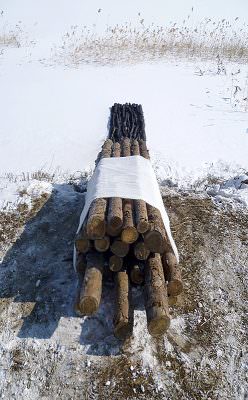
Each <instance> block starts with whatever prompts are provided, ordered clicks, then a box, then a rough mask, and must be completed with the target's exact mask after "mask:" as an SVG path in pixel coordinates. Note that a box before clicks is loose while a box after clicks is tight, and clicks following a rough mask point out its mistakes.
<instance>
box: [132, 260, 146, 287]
mask: <svg viewBox="0 0 248 400" xmlns="http://www.w3.org/2000/svg"><path fill="white" fill-rule="evenodd" d="M130 278H131V281H132V282H133V283H135V284H136V285H142V284H143V283H144V280H145V276H144V271H142V270H141V269H140V268H139V266H138V265H134V266H133V268H132V269H131V273H130Z"/></svg>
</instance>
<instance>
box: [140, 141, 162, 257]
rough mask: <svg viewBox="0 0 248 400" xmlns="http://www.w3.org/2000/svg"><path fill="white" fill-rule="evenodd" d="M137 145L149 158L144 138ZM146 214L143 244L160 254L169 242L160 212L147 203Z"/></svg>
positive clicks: (143, 155) (141, 153)
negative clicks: (147, 228) (148, 228)
mask: <svg viewBox="0 0 248 400" xmlns="http://www.w3.org/2000/svg"><path fill="white" fill-rule="evenodd" d="M139 147H140V155H141V156H142V157H144V158H146V159H147V160H149V159H150V156H149V151H148V150H147V147H146V142H145V141H144V140H140V141H139ZM147 215H148V222H149V225H150V230H149V231H148V232H146V233H145V234H144V241H145V245H146V247H147V248H148V249H149V250H150V251H151V252H154V253H160V254H162V253H163V252H164V251H165V249H166V248H168V246H169V244H168V239H167V235H166V231H165V227H164V223H163V220H162V217H161V213H160V211H159V210H158V209H157V208H155V207H153V206H151V205H149V204H147Z"/></svg>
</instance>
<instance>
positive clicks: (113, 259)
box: [109, 254, 123, 272]
mask: <svg viewBox="0 0 248 400" xmlns="http://www.w3.org/2000/svg"><path fill="white" fill-rule="evenodd" d="M122 266H123V258H121V257H118V256H116V255H115V254H114V255H112V256H110V257H109V269H110V270H111V271H113V272H118V271H120V270H121V269H122Z"/></svg>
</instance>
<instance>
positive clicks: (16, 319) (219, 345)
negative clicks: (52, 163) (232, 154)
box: [0, 182, 248, 400]
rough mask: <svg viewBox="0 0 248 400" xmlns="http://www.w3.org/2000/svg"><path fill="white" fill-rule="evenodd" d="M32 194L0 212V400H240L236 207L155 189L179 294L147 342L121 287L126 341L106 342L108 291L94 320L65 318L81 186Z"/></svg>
mask: <svg viewBox="0 0 248 400" xmlns="http://www.w3.org/2000/svg"><path fill="white" fill-rule="evenodd" d="M40 184H41V182H40ZM49 185H51V183H50V184H49ZM244 185H246V184H244ZM35 186H36V185H35V184H34V183H33V186H32V187H33V190H32V192H29V193H30V198H31V200H30V203H29V206H27V208H26V209H25V210H22V214H20V211H19V209H18V206H17V208H16V209H12V210H11V209H8V210H5V211H4V212H1V218H3V216H4V215H5V217H6V218H7V216H8V230H9V232H11V235H10V236H9V237H7V238H5V239H4V240H1V244H2V245H3V246H2V249H1V251H2V253H1V256H2V263H1V270H0V271H1V272H0V281H1V287H0V292H1V295H0V333H1V344H0V360H1V361H0V397H1V398H7V399H8V398H11V399H18V400H19V399H32V400H33V399H51V398H54V399H57V398H60V399H68V398H73V399H82V398H83V399H84V398H85V399H107V398H108V399H109V398H111V399H120V398H127V399H138V398H139V399H142V398H144V399H145V398H149V399H176V398H180V399H188V400H191V399H212V400H214V399H230V400H231V399H232V400H233V399H243V398H246V397H245V396H246V393H247V389H248V388H247V386H246V381H245V379H246V377H247V375H246V374H247V362H248V359H247V354H246V353H245V348H246V341H245V332H246V331H247V320H246V319H245V310H247V293H246V287H247V272H246V271H247V266H248V260H247V244H248V217H247V209H245V208H244V205H243V204H242V203H237V201H236V200H235V199H234V200H233V201H232V202H230V201H227V200H226V199H225V197H222V198H221V202H220V201H219V202H216V201H214V200H215V199H214V197H210V194H208V193H206V191H205V192H201V193H198V194H197V193H193V192H192V191H191V190H186V189H180V188H177V187H174V188H173V187H172V188H169V187H168V186H163V189H162V190H163V196H164V202H165V205H166V207H167V210H168V212H169V216H170V219H171V224H172V231H173V234H174V237H175V241H176V243H177V245H178V248H179V253H180V256H181V265H182V270H183V280H184V285H185V291H184V293H183V295H181V296H180V297H179V298H178V299H177V302H176V303H175V302H174V301H172V300H171V305H170V311H171V315H172V323H171V327H170V329H169V331H168V334H167V335H166V336H165V337H164V338H163V339H152V338H151V337H150V336H149V335H148V333H147V329H146V320H145V312H144V308H143V299H142V290H137V289H136V290H133V301H134V306H135V327H134V335H133V337H132V338H131V339H130V340H127V341H126V342H124V343H121V342H119V341H118V340H117V339H115V338H114V336H113V334H112V328H113V327H112V318H113V301H114V297H113V288H112V283H111V282H105V286H104V291H103V298H102V303H101V307H100V310H99V312H98V313H97V314H96V315H95V316H93V317H90V318H83V319H82V318H79V317H76V316H75V314H74V313H73V301H74V293H75V288H76V276H75V274H74V271H73V268H72V245H73V238H74V233H75V230H76V227H77V223H78V218H79V215H80V212H81V209H82V205H83V201H84V185H82V186H79V185H77V184H75V182H70V183H62V182H60V183H53V185H52V188H53V190H52V191H51V190H50V186H49V190H47V191H46V190H43V191H42V192H41V193H42V196H39V197H35V194H37V191H36V190H35V188H34V187H35ZM43 189H44V187H43ZM47 189H48V187H47ZM240 190H246V189H245V188H244V189H240ZM45 192H46V195H45ZM33 196H34V197H33ZM35 199H36V200H35ZM236 205H238V206H236ZM7 249H8V250H7Z"/></svg>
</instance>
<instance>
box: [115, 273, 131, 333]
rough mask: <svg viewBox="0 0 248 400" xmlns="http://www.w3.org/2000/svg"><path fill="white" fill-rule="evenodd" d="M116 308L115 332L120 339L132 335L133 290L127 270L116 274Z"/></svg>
mask: <svg viewBox="0 0 248 400" xmlns="http://www.w3.org/2000/svg"><path fill="white" fill-rule="evenodd" d="M115 288H116V309H115V316H114V334H115V336H116V337H117V338H119V339H125V338H126V337H128V336H131V334H132V331H133V313H132V308H131V301H130V300H131V292H130V287H129V280H128V274H127V272H126V271H120V272H117V273H116V275H115Z"/></svg>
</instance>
